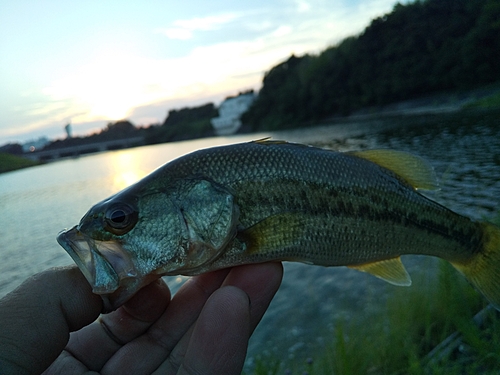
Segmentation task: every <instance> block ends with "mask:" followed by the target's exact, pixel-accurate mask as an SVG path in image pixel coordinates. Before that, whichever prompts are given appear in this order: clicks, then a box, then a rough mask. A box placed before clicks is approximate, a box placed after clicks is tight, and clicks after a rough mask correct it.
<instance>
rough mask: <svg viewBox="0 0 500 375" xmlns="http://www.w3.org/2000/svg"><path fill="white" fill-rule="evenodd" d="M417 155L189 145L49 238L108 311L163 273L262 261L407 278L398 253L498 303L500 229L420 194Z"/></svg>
mask: <svg viewBox="0 0 500 375" xmlns="http://www.w3.org/2000/svg"><path fill="white" fill-rule="evenodd" d="M436 189H439V184H438V183H437V179H436V174H435V172H434V169H433V168H432V166H431V165H430V164H429V163H428V162H426V161H425V160H424V159H422V158H421V157H419V156H416V155H413V154H410V153H407V152H403V151H397V150H387V149H377V150H363V151H350V152H337V151H333V150H327V149H323V148H318V147H313V146H308V145H302V144H297V143H289V142H286V141H279V140H271V139H262V140H257V141H252V142H246V143H238V144H232V145H227V146H219V147H213V148H207V149H201V150H197V151H195V152H192V153H189V154H187V155H184V156H181V157H179V158H177V159H175V160H173V161H171V162H168V163H166V164H164V165H163V166H161V167H159V168H158V169H156V170H155V171H153V172H152V173H151V174H149V175H147V176H146V177H144V178H143V179H142V180H140V181H138V182H137V183H135V184H133V185H131V186H129V187H127V188H125V189H124V190H122V191H121V192H118V193H117V194H115V195H113V196H111V197H109V198H107V199H104V200H103V201H101V202H99V203H97V204H96V205H94V206H93V207H92V208H91V209H90V210H89V211H88V212H87V213H86V214H85V215H84V216H83V217H82V219H81V221H80V223H79V224H78V225H76V226H74V227H73V228H71V229H69V230H63V231H62V232H60V233H59V235H58V236H57V241H58V242H59V244H60V245H61V246H62V247H63V248H64V249H65V250H66V251H67V252H68V253H69V255H70V256H71V257H72V258H73V260H74V261H75V263H76V264H77V265H78V267H79V268H80V270H81V272H82V273H83V274H84V275H85V277H86V279H87V280H88V282H89V283H90V285H91V286H92V290H93V292H94V293H96V294H99V295H101V297H102V299H103V301H104V305H105V308H106V309H108V310H109V311H111V310H113V309H116V308H117V307H119V306H120V305H122V304H123V303H124V302H126V301H127V300H128V299H129V298H131V297H132V296H133V295H134V294H135V293H136V292H137V291H138V290H140V289H141V288H142V287H144V286H145V285H147V284H149V283H151V282H152V281H154V280H156V279H158V278H159V277H161V276H164V275H188V276H192V275H198V274H202V273H205V272H210V271H214V270H218V269H222V268H228V267H233V266H238V265H243V264H250V263H263V262H270V261H292V262H303V263H307V264H313V265H320V266H347V267H350V268H352V269H355V270H358V271H363V272H368V273H370V274H372V275H374V276H376V277H378V278H381V279H383V280H385V281H387V282H389V283H391V284H394V285H400V286H409V285H410V284H411V278H410V276H409V274H408V272H407V271H406V269H405V267H404V265H403V263H402V262H401V256H402V255H405V254H421V255H429V256H435V257H439V258H442V259H444V260H446V261H448V262H450V263H451V264H452V265H453V266H454V267H455V268H456V269H457V270H458V271H459V272H460V273H462V274H463V275H464V276H465V277H466V279H467V280H468V281H469V282H470V283H471V284H472V285H473V286H474V287H475V288H476V289H477V290H479V291H480V292H481V293H482V294H483V295H484V297H485V298H486V299H487V300H488V301H489V302H490V303H491V304H493V306H494V307H495V308H497V309H500V228H499V227H497V226H495V225H494V224H491V223H488V222H481V221H474V220H471V219H470V218H468V217H465V216H462V215H460V214H457V213H455V212H453V211H451V210H450V209H448V208H446V207H444V206H443V205H441V204H439V203H437V202H435V201H434V200H432V199H430V198H428V197H427V196H425V195H423V194H422V192H421V190H436Z"/></svg>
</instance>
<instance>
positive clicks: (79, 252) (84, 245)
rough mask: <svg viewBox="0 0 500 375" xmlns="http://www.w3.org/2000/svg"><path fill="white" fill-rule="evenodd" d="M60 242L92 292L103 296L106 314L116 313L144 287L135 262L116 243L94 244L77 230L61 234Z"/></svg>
mask: <svg viewBox="0 0 500 375" xmlns="http://www.w3.org/2000/svg"><path fill="white" fill-rule="evenodd" d="M57 242H58V243H59V244H60V245H61V246H62V247H63V248H64V250H66V252H67V253H68V254H69V255H70V256H71V258H73V260H74V262H75V263H76V265H77V266H78V268H79V269H80V271H81V272H82V273H83V275H84V276H85V278H86V279H87V281H88V282H89V284H90V285H91V286H92V292H93V293H95V294H99V295H101V297H102V299H103V302H104V308H105V310H106V311H113V310H115V309H116V308H118V307H119V306H120V305H122V304H123V303H124V302H126V301H127V300H128V299H129V298H130V297H132V295H134V294H135V292H137V291H138V290H139V289H140V288H141V287H142V286H144V285H145V284H144V283H143V281H144V280H142V279H143V278H142V277H141V275H139V274H138V272H137V269H136V267H135V265H134V262H133V260H132V259H131V257H130V256H129V255H128V253H127V252H126V251H125V250H124V249H123V247H122V245H121V243H120V242H118V241H116V240H115V241H98V240H94V239H92V238H90V237H89V236H88V235H86V234H84V233H83V232H81V231H80V230H79V229H78V226H75V227H73V228H71V229H69V230H63V231H61V232H60V233H59V235H58V236H57Z"/></svg>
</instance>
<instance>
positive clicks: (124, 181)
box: [112, 151, 147, 191]
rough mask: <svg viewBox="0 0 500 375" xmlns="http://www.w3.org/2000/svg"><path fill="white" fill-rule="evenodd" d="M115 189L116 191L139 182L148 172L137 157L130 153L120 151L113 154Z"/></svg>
mask: <svg viewBox="0 0 500 375" xmlns="http://www.w3.org/2000/svg"><path fill="white" fill-rule="evenodd" d="M112 168H113V169H114V173H113V187H114V189H115V190H116V191H119V190H122V189H124V188H126V187H127V186H130V185H132V184H133V183H135V182H137V181H139V180H140V179H141V178H143V177H144V176H145V175H146V174H147V172H146V171H145V170H143V169H142V168H141V167H140V165H139V162H138V160H137V156H136V155H134V154H133V153H132V152H130V151H119V152H116V153H113V154H112Z"/></svg>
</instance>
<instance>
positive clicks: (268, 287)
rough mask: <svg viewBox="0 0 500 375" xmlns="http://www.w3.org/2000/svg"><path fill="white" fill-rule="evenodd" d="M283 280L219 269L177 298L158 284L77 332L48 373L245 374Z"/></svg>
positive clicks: (260, 269) (276, 270) (276, 273)
mask: <svg viewBox="0 0 500 375" xmlns="http://www.w3.org/2000/svg"><path fill="white" fill-rule="evenodd" d="M281 275H282V270H281V265H279V264H272V263H269V264H264V265H250V266H242V267H236V268H233V269H231V270H221V271H217V272H212V273H209V274H205V275H201V276H197V277H194V278H192V279H191V280H189V281H188V282H187V283H186V284H185V285H184V286H183V287H182V288H181V289H180V290H179V291H178V292H177V294H176V295H175V297H174V298H173V299H170V291H169V289H168V287H167V286H166V285H165V284H164V283H163V282H157V283H154V284H152V285H150V286H148V287H146V288H144V289H143V290H142V291H141V292H140V293H138V294H137V295H136V296H135V297H134V298H133V299H132V300H130V301H129V302H128V303H127V304H126V305H124V306H123V307H121V308H120V309H118V310H117V311H115V312H113V313H110V314H107V315H102V316H101V317H100V318H99V319H98V320H97V321H96V322H94V323H92V324H91V325H89V326H86V327H84V328H83V329H81V330H79V331H77V332H73V333H72V334H71V336H70V340H69V343H68V345H67V346H66V348H65V350H64V351H63V352H62V353H61V355H60V356H59V357H58V358H57V360H56V361H55V362H54V363H53V364H52V365H51V367H50V368H49V369H48V370H47V371H46V372H45V373H46V374H57V373H71V374H84V373H89V372H94V373H96V372H97V373H101V374H118V373H119V374H127V373H130V374H154V373H161V374H199V373H214V374H220V373H225V374H231V373H234V374H239V373H240V372H241V368H242V366H243V362H244V359H245V355H246V348H247V343H248V338H249V336H250V335H251V333H252V332H253V330H254V329H255V327H256V326H257V324H258V322H259V321H260V319H261V318H262V315H263V314H264V312H265V311H266V309H267V306H268V305H269V303H270V301H271V299H272V297H273V296H274V293H275V292H276V290H277V288H278V287H279V284H280V281H281ZM207 371H209V372H207Z"/></svg>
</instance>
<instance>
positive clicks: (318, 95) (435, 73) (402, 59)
mask: <svg viewBox="0 0 500 375" xmlns="http://www.w3.org/2000/svg"><path fill="white" fill-rule="evenodd" d="M499 80H500V0H473V1H471V0H426V1H416V2H413V3H410V4H407V5H401V4H397V5H396V6H395V7H394V9H393V11H392V12H391V13H389V14H387V15H385V16H383V17H380V18H377V19H375V20H373V21H372V23H371V24H370V25H369V26H368V27H367V28H366V29H365V30H364V31H363V32H362V33H361V34H360V35H358V36H353V37H350V38H348V39H345V40H344V41H342V42H341V43H340V44H339V45H337V46H333V47H330V48H328V49H326V50H325V51H323V52H322V53H321V54H319V55H317V56H312V55H305V56H302V57H296V56H291V57H290V58H289V59H288V60H287V61H285V62H283V63H281V64H279V65H277V66H275V67H274V68H272V69H271V70H270V71H269V72H267V73H266V74H265V76H264V80H263V87H262V89H261V91H260V93H259V97H258V99H257V100H256V101H255V102H254V105H253V106H252V107H251V108H250V110H249V111H248V112H247V113H246V114H245V115H244V116H243V122H244V124H245V125H249V126H251V127H252V129H254V130H272V129H279V128H285V127H294V126H300V125H303V124H305V123H308V122H314V121H318V120H320V119H324V118H327V117H329V116H334V115H345V114H348V113H350V112H352V111H353V110H356V109H359V108H363V107H367V106H380V105H384V104H388V103H392V102H395V101H400V100H407V99H413V98H418V97H421V96H425V95H429V94H432V93H436V92H440V91H450V90H466V89H472V88H475V87H479V86H484V85H487V84H489V83H492V82H497V81H499Z"/></svg>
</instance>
